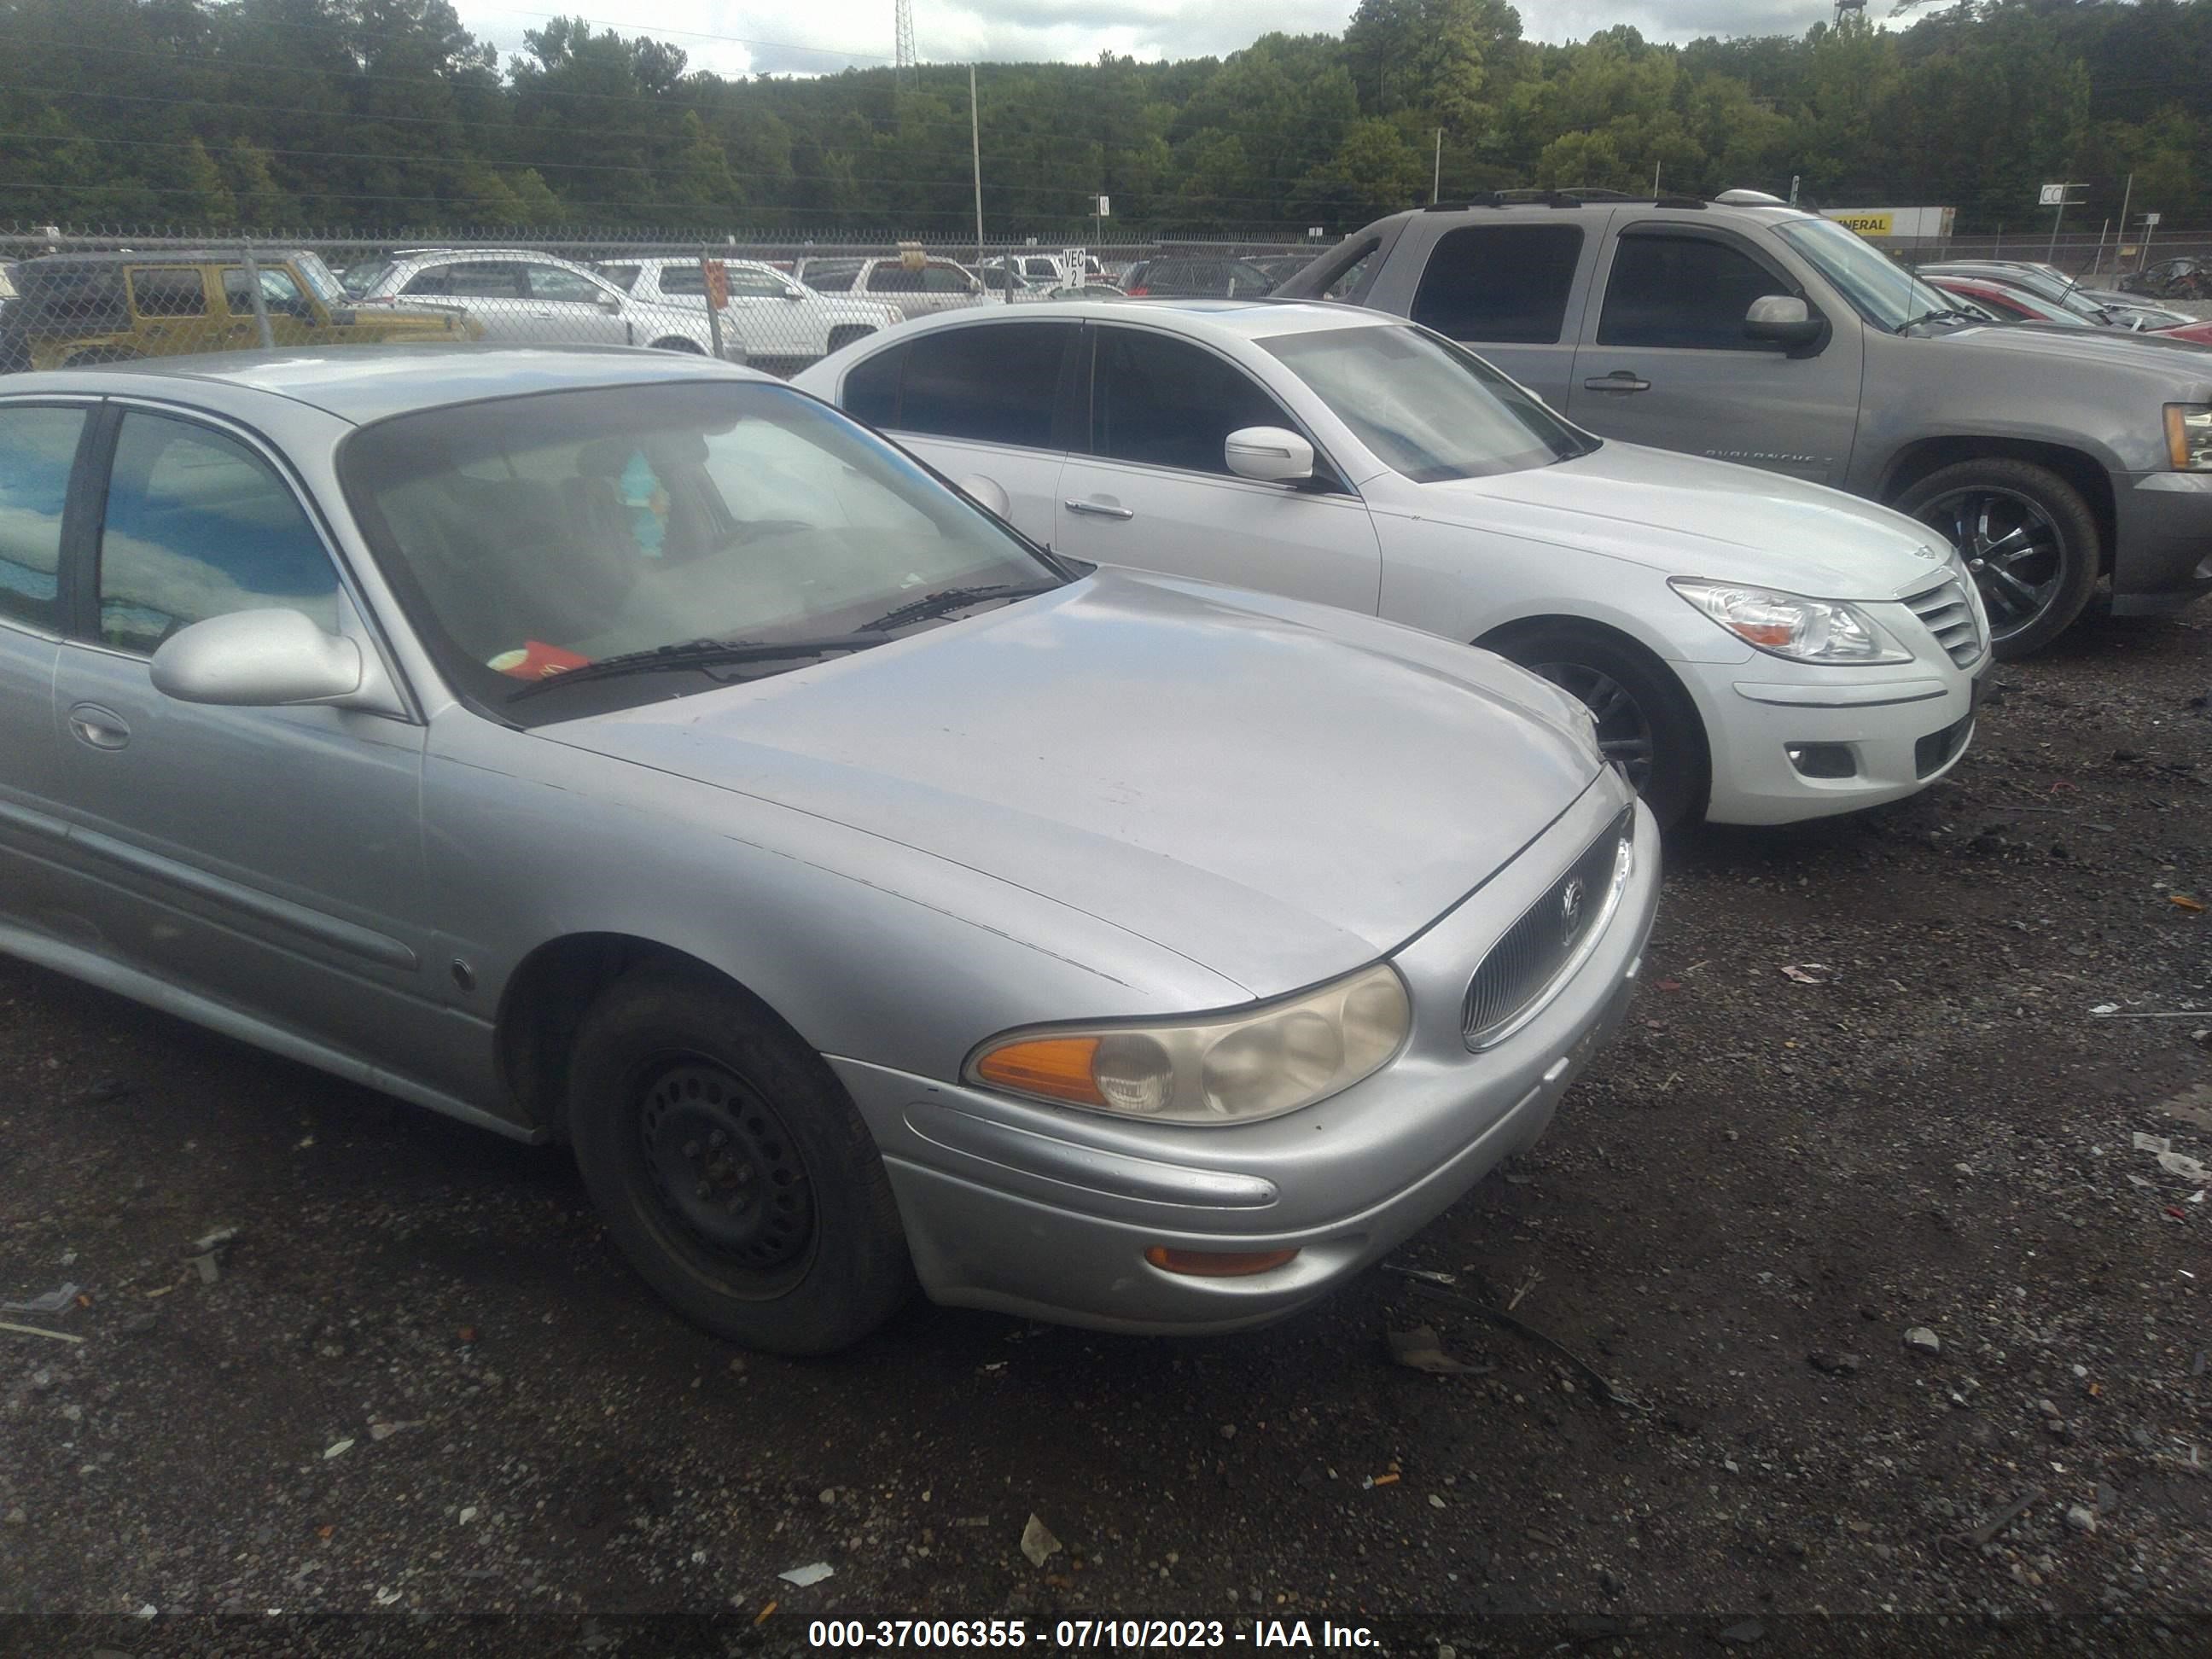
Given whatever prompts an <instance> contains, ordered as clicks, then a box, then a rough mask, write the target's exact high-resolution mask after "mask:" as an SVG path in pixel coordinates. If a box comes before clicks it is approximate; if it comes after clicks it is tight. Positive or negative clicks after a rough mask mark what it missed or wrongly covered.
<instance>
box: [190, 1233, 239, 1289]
mask: <svg viewBox="0 0 2212 1659" xmlns="http://www.w3.org/2000/svg"><path fill="white" fill-rule="evenodd" d="M236 1237H238V1229H237V1228H235V1227H217V1228H216V1230H215V1231H213V1232H210V1233H203V1234H201V1235H200V1236H199V1237H197V1238H196V1239H194V1240H192V1242H191V1243H189V1244H187V1245H185V1247H184V1249H182V1250H180V1251H179V1252H178V1254H179V1255H182V1256H183V1257H184V1258H185V1262H186V1264H187V1265H188V1266H190V1267H191V1268H192V1269H193V1271H195V1272H196V1273H198V1274H199V1276H200V1283H201V1284H203V1285H212V1284H214V1283H215V1282H216V1280H217V1279H221V1278H222V1255H223V1253H224V1252H225V1251H226V1250H228V1249H229V1248H230V1245H231V1242H232V1241H233V1240H234V1239H235V1238H236Z"/></svg>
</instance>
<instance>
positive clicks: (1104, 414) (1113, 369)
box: [908, 328, 1291, 474]
mask: <svg viewBox="0 0 2212 1659" xmlns="http://www.w3.org/2000/svg"><path fill="white" fill-rule="evenodd" d="M1091 373H1092V380H1091V440H1092V442H1091V447H1093V448H1094V449H1095V450H1096V451H1097V453H1099V454H1101V455H1109V456H1112V457H1113V458H1114V459H1116V460H1122V461H1141V462H1143V463H1145V464H1146V465H1150V466H1175V467H1181V468H1182V469H1183V470H1184V471H1189V472H1219V473H1224V474H1226V473H1227V472H1228V471H1229V465H1228V463H1227V462H1226V461H1225V460H1224V459H1222V453H1221V448H1222V442H1223V441H1224V440H1225V439H1226V438H1227V437H1228V436H1229V435H1230V434H1231V433H1232V432H1234V431H1236V430H1237V428H1239V427H1245V426H1285V427H1286V426H1290V425H1291V419H1290V416H1287V415H1285V414H1284V413H1283V410H1282V406H1281V405H1280V404H1278V403H1276V401H1275V400H1274V399H1273V398H1272V397H1270V396H1268V394H1267V392H1265V391H1264V390H1263V389H1261V386H1259V385H1258V383H1257V382H1255V380H1252V378H1251V377H1250V376H1249V375H1248V374H1245V373H1244V372H1243V370H1242V369H1240V368H1237V366H1236V365H1235V364H1233V363H1228V362H1223V361H1222V360H1221V359H1220V358H1218V357H1217V356H1214V355H1213V354H1212V352H1210V351H1206V350H1202V349H1200V348H1199V347H1197V346H1194V345H1192V344H1190V343H1188V341H1184V340H1176V339H1170V337H1167V336H1166V335H1164V334H1149V333H1146V332H1144V331H1140V330H1138V329H1133V328H1102V329H1100V330H1099V331H1098V355H1097V362H1096V365H1095V367H1094V368H1093V369H1092V371H1091ZM908 395H909V396H910V395H911V393H909V394H908Z"/></svg>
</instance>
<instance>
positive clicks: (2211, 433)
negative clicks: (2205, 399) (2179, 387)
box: [2166, 404, 2212, 472]
mask: <svg viewBox="0 0 2212 1659" xmlns="http://www.w3.org/2000/svg"><path fill="white" fill-rule="evenodd" d="M2166 459H2169V460H2171V461H2172V463H2173V470H2174V471H2176V472H2212V404H2167V405H2166Z"/></svg>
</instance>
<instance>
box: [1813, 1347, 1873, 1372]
mask: <svg viewBox="0 0 2212 1659" xmlns="http://www.w3.org/2000/svg"><path fill="white" fill-rule="evenodd" d="M1805 1361H1806V1363H1807V1364H1809V1365H1810V1366H1812V1368H1813V1369H1814V1370H1816V1371H1825V1372H1826V1373H1827V1374H1828V1375H1829V1376H1857V1375H1858V1374H1859V1366H1860V1364H1861V1363H1862V1362H1861V1360H1860V1358H1859V1357H1858V1356H1857V1354H1855V1353H1828V1352H1824V1351H1822V1350H1820V1349H1815V1350H1814V1352H1811V1353H1808V1354H1807V1355H1806V1356H1805Z"/></svg>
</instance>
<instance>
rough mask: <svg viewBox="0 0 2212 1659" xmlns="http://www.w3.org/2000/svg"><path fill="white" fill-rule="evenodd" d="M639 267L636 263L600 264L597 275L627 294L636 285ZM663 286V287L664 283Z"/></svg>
mask: <svg viewBox="0 0 2212 1659" xmlns="http://www.w3.org/2000/svg"><path fill="white" fill-rule="evenodd" d="M641 269H642V267H641V266H638V265H601V266H600V267H599V275H600V276H604V277H605V278H606V279H607V280H608V281H609V282H611V283H613V284H614V285H615V286H616V287H617V288H618V289H621V290H622V291H623V293H625V294H627V293H629V291H630V290H631V289H634V288H635V287H636V286H637V278H638V272H639V271H640V270H641ZM671 269H672V267H671ZM663 286H664V287H665V283H664V284H663Z"/></svg>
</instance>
